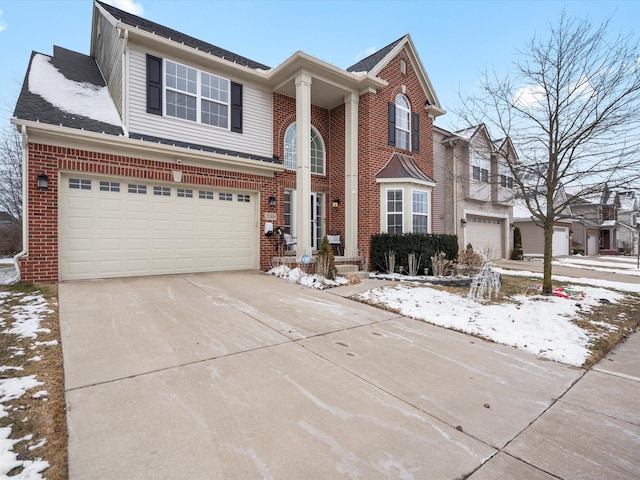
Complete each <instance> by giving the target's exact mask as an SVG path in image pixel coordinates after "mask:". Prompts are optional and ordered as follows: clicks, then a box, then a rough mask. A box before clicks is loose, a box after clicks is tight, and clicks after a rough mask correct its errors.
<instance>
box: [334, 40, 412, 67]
mask: <svg viewBox="0 0 640 480" xmlns="http://www.w3.org/2000/svg"><path fill="white" fill-rule="evenodd" d="M405 37H406V35H403V36H402V37H400V38H399V39H398V40H396V41H395V42H392V43H390V44H389V45H387V46H386V47H384V48H382V49H380V50H378V51H377V52H375V53H373V54H371V55H369V56H368V57H367V58H364V59H362V60H360V61H359V62H358V63H356V64H354V65H351V66H350V67H349V68H347V72H369V71H371V70H372V69H373V68H374V67H375V66H376V65H378V63H380V62H381V61H382V59H383V58H384V57H386V56H387V54H388V53H389V52H390V51H391V50H393V47H395V46H396V45H397V44H398V43H400V42H401V41H402V40H403V39H404V38H405Z"/></svg>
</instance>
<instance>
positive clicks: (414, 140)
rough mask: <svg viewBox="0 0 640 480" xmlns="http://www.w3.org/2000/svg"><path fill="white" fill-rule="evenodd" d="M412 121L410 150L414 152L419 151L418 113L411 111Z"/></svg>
mask: <svg viewBox="0 0 640 480" xmlns="http://www.w3.org/2000/svg"><path fill="white" fill-rule="evenodd" d="M412 121H413V123H412V124H411V126H412V127H413V129H412V132H411V150H413V151H414V152H416V153H419V152H420V114H419V113H415V112H414V113H413V120H412Z"/></svg>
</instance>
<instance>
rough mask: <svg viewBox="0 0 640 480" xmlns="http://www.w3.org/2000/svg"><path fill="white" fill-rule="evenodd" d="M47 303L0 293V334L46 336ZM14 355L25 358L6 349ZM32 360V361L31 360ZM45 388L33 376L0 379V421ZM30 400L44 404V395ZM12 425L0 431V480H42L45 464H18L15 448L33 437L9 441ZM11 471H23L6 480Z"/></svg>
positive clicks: (2, 369) (39, 461)
mask: <svg viewBox="0 0 640 480" xmlns="http://www.w3.org/2000/svg"><path fill="white" fill-rule="evenodd" d="M16 299H19V302H18V303H17V305H15V306H13V307H11V308H9V307H8V305H9V301H15V300H16ZM49 312H50V310H49V308H48V303H47V301H46V299H45V298H44V297H43V296H42V295H38V294H35V295H24V294H22V293H11V292H0V334H3V335H16V336H17V337H18V338H21V339H28V340H35V339H36V338H38V333H45V332H48V331H49V330H48V329H45V328H41V327H40V323H41V321H42V319H43V315H44V314H46V313H49ZM9 317H12V320H13V321H12V322H11V326H9V325H7V321H6V320H7V319H8V318H9ZM46 344H49V343H48V342H37V341H36V342H33V343H32V344H31V347H32V348H37V347H38V346H39V345H46ZM9 351H13V352H14V353H13V356H14V357H15V356H21V355H24V348H19V347H9ZM34 358H35V357H34ZM21 370H23V368H22V367H15V366H1V365H0V372H8V371H21ZM41 385H44V384H43V382H40V381H38V380H37V378H36V377H35V375H25V376H22V377H11V378H2V379H0V418H4V417H7V416H8V415H9V414H8V412H9V411H11V410H12V409H15V408H19V406H18V405H16V401H19V400H20V398H21V397H22V396H24V395H26V394H28V392H29V391H30V390H32V389H34V388H36V387H40V386H41ZM31 396H32V397H33V398H42V400H43V401H46V397H47V396H48V394H47V391H46V390H43V389H40V390H38V391H37V392H35V393H32V394H31ZM10 436H11V425H9V426H6V427H1V428H0V478H19V479H21V480H41V479H43V478H44V477H43V476H42V475H41V472H42V471H43V470H45V469H46V468H47V467H49V463H48V462H47V461H46V460H42V459H41V458H37V459H36V460H20V459H18V456H17V454H16V453H15V452H14V451H13V447H14V445H16V444H17V443H19V442H22V441H29V440H31V439H32V438H33V435H26V436H25V437H22V438H18V439H12V438H9V437H10ZM45 444H46V438H42V439H39V442H38V444H37V445H35V446H33V447H30V449H32V450H33V449H37V448H38V447H39V446H42V445H45ZM14 468H22V471H21V472H20V473H19V474H18V475H17V476H15V477H13V476H12V477H8V473H9V472H10V471H11V470H13V469H14Z"/></svg>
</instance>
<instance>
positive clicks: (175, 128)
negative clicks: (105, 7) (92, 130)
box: [128, 49, 273, 158]
mask: <svg viewBox="0 0 640 480" xmlns="http://www.w3.org/2000/svg"><path fill="white" fill-rule="evenodd" d="M146 53H147V52H141V51H138V50H134V49H131V50H130V57H129V82H130V88H129V92H130V96H129V125H128V129H129V131H130V132H135V133H139V134H142V135H150V136H155V137H161V138H169V139H177V140H180V141H182V142H188V143H194V144H199V145H207V146H212V147H219V148H224V149H227V150H231V151H239V152H246V153H252V154H254V155H261V156H264V157H268V158H271V157H272V156H273V131H272V118H273V99H272V94H271V92H270V91H268V90H266V89H261V88H258V87H257V86H256V85H254V84H251V83H248V82H246V81H244V80H238V81H239V83H241V84H242V87H243V98H242V134H238V133H234V132H231V131H229V130H227V129H221V128H216V127H212V126H210V125H203V124H200V123H195V122H190V121H187V120H182V119H179V118H172V117H169V116H166V115H164V116H159V115H152V114H148V113H147V92H146V88H147V80H146V68H147V67H146V56H145V55H146ZM148 53H150V54H152V55H156V56H159V57H162V54H161V53H159V52H148ZM169 60H172V61H178V60H176V59H173V58H172V59H169ZM178 63H180V62H179V61H178ZM210 73H212V74H216V72H215V71H211V72H210ZM230 80H231V81H235V80H234V79H233V78H230Z"/></svg>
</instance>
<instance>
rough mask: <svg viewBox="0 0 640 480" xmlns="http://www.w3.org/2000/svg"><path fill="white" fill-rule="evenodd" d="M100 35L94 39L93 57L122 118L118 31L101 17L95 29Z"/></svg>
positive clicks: (120, 48)
mask: <svg viewBox="0 0 640 480" xmlns="http://www.w3.org/2000/svg"><path fill="white" fill-rule="evenodd" d="M96 28H97V29H98V30H99V32H100V35H99V36H98V37H97V38H96V47H95V56H96V62H97V63H98V65H99V66H100V71H101V72H102V75H103V77H104V79H105V82H106V83H107V86H108V87H109V93H110V94H111V97H112V98H113V103H114V104H115V105H116V108H117V109H118V112H120V115H121V116H122V114H123V112H122V44H123V42H124V40H123V39H122V38H120V36H119V32H118V30H117V29H116V28H115V27H114V26H113V25H112V24H111V23H109V21H108V20H107V19H106V18H104V17H103V16H102V15H99V16H98V22H97V27H96Z"/></svg>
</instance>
